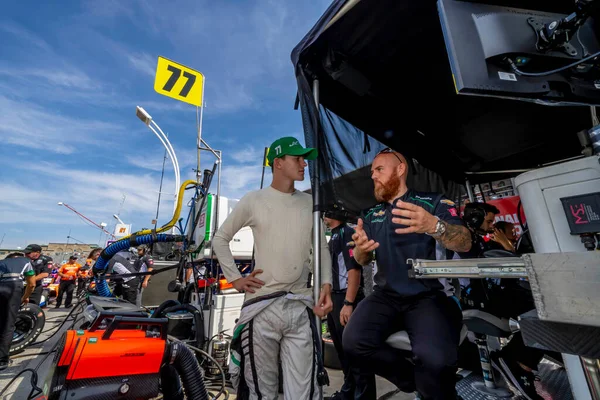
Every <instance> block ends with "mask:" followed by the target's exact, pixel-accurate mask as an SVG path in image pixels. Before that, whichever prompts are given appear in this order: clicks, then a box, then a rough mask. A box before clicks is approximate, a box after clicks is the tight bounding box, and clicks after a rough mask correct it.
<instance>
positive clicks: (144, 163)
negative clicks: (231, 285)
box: [0, 0, 330, 248]
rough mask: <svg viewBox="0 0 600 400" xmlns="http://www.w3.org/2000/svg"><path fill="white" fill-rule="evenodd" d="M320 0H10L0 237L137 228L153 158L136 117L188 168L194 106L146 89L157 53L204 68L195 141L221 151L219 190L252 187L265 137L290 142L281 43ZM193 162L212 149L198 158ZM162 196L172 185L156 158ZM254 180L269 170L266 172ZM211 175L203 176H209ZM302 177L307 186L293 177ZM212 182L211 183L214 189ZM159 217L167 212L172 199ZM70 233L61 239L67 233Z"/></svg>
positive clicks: (0, 113)
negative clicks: (139, 112) (199, 137)
mask: <svg viewBox="0 0 600 400" xmlns="http://www.w3.org/2000/svg"><path fill="white" fill-rule="evenodd" d="M329 3H330V1H328V0H302V1H298V0H293V1H292V0H285V1H284V0H272V1H271V0H254V1H241V0H240V1H237V0H228V1H226V0H222V1H202V0H196V1H172V2H164V1H162V2H161V1H136V0H127V1H116V0H115V1H109V0H102V1H82V2H75V1H61V2H35V3H34V2H27V1H22V2H9V3H6V4H4V5H3V10H2V11H3V12H2V15H1V16H0V37H1V38H2V40H0V143H1V145H0V240H1V239H2V237H3V236H5V237H4V241H3V243H2V245H1V246H0V247H2V248H6V247H13V248H14V247H17V246H21V247H23V246H24V245H26V244H27V243H40V244H44V243H48V242H65V241H66V240H67V235H69V232H71V233H70V235H71V236H72V237H73V238H74V239H76V240H80V241H83V242H86V243H97V242H98V241H99V239H100V234H99V233H100V231H99V230H98V229H97V228H93V227H90V226H88V225H86V224H85V223H84V222H83V221H81V219H79V217H77V216H76V215H75V214H74V213H72V212H71V211H69V210H68V209H66V208H64V207H59V206H58V205H57V202H59V201H62V202H65V203H67V204H69V205H70V206H72V207H74V208H75V209H77V210H78V211H79V212H81V213H83V214H84V215H86V216H87V217H89V218H90V219H92V220H93V221H95V222H97V223H100V222H106V223H108V224H109V228H110V227H111V226H114V223H115V220H114V219H113V218H112V215H113V214H115V213H117V212H118V211H119V206H120V203H121V200H122V197H123V195H125V196H126V199H125V202H124V204H123V207H122V210H121V213H120V216H121V218H122V219H123V220H124V221H125V222H126V223H132V224H133V228H134V230H135V229H141V228H142V227H148V226H150V221H151V220H152V219H153V218H154V215H155V212H156V200H157V196H158V188H159V181H160V170H161V168H162V161H163V147H162V145H161V144H160V142H159V140H158V139H157V138H156V137H155V136H154V135H153V134H152V133H151V132H150V131H149V130H148V128H147V127H146V126H144V125H143V124H142V123H141V122H140V121H139V120H138V119H137V118H136V116H135V107H136V105H140V106H142V107H144V108H145V109H146V110H147V111H148V112H149V113H150V114H151V115H152V117H153V118H154V120H155V121H156V122H157V123H158V124H159V125H160V126H161V128H162V129H163V130H164V131H165V132H166V133H168V134H169V138H170V140H171V143H172V144H173V147H174V148H175V151H176V154H177V157H178V159H179V164H180V169H181V179H182V180H184V179H186V178H193V177H194V172H193V171H192V169H193V168H195V166H196V150H195V144H196V109H195V107H194V106H192V105H189V104H186V103H182V102H178V101H176V100H173V99H170V98H167V97H164V96H161V95H160V94H158V93H156V92H155V91H154V72H155V68H156V62H157V57H158V56H159V55H160V56H164V57H167V58H170V59H172V60H175V61H177V62H179V63H181V64H184V65H186V66H188V67H190V68H193V69H196V70H199V71H201V72H202V73H203V74H204V76H205V78H206V86H205V102H206V108H205V112H204V124H203V137H204V138H205V140H206V141H207V142H208V143H209V144H210V145H211V146H212V147H214V148H216V149H220V150H222V151H223V156H224V162H223V177H222V192H223V195H225V196H229V197H233V198H239V197H240V196H242V195H243V194H244V193H246V192H247V191H249V190H254V189H257V188H258V187H259V185H260V176H261V159H262V152H263V149H264V147H265V146H268V145H269V144H270V143H271V141H272V140H274V139H275V138H277V137H279V136H296V137H298V138H299V139H301V141H302V142H304V140H303V134H302V124H301V117H300V113H299V111H294V110H293V103H294V99H295V93H296V85H295V78H294V74H293V68H292V65H291V62H290V53H291V50H292V48H293V47H294V46H295V45H296V44H297V43H298V42H299V41H300V39H301V38H302V37H303V36H304V34H305V33H306V32H307V31H308V30H309V29H310V28H311V27H312V25H313V24H314V23H315V22H316V21H317V19H318V18H319V16H320V15H321V14H322V13H323V12H324V10H325V9H326V8H327V6H328V5H329ZM201 161H202V166H201V168H202V169H205V168H211V167H212V164H213V161H214V159H213V158H212V156H210V155H208V154H207V153H203V154H202V158H201ZM166 166H167V167H166V171H165V182H164V187H163V192H170V193H173V190H174V178H173V176H174V175H173V170H172V167H171V164H170V161H169V160H167V164H166ZM267 174H268V175H267V176H266V181H267V182H268V181H269V179H270V172H267ZM215 182H216V181H215ZM304 186H305V187H308V186H309V183H308V182H305V183H304ZM213 188H215V189H216V185H213ZM163 196H164V197H163V199H165V198H167V200H165V201H163V202H162V203H161V211H164V212H161V215H160V218H159V224H161V223H163V222H165V221H166V220H168V219H170V212H171V211H172V207H173V206H172V204H173V203H172V196H170V195H169V194H166V195H163ZM74 239H71V241H73V240H74Z"/></svg>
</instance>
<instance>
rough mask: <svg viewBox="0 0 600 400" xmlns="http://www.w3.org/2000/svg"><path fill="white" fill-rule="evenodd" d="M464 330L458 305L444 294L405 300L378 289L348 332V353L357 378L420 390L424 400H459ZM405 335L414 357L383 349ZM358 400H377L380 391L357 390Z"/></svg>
mask: <svg viewBox="0 0 600 400" xmlns="http://www.w3.org/2000/svg"><path fill="white" fill-rule="evenodd" d="M461 327H462V313H461V311H460V308H459V307H458V304H456V303H455V302H454V301H453V300H452V299H451V298H449V297H447V296H446V295H445V294H444V293H443V292H440V291H432V292H427V293H422V294H419V295H417V296H411V297H401V296H399V295H397V294H395V293H390V292H388V291H384V290H382V289H380V288H377V287H376V288H375V290H374V292H373V294H372V295H370V296H368V297H367V298H366V299H364V300H363V301H362V302H361V303H360V304H359V305H358V307H357V308H356V310H355V311H354V313H353V314H352V318H350V322H349V323H348V325H347V326H346V329H344V337H343V344H344V351H345V352H346V355H347V356H348V357H349V359H350V364H351V365H352V366H353V367H352V370H353V374H354V375H355V376H360V375H365V374H370V373H374V374H376V375H379V376H382V377H384V378H386V379H387V380H389V381H390V382H392V383H394V384H395V385H396V386H398V388H399V389H401V390H402V391H404V392H412V391H414V390H415V389H416V390H417V391H418V392H419V393H420V394H421V395H422V396H423V397H424V398H425V399H435V400H442V399H443V400H445V399H452V400H455V399H456V389H455V384H456V369H457V367H456V364H457V359H458V345H459V341H460V329H461ZM401 330H406V331H407V332H408V335H409V337H410V340H411V345H412V353H410V354H407V353H406V352H403V351H400V350H397V349H393V348H391V347H390V346H388V345H387V344H385V340H386V339H387V338H388V337H389V336H390V335H391V334H392V333H395V332H398V331H401ZM407 357H408V358H410V359H411V361H412V362H411V361H409V360H407ZM357 381H361V379H357ZM355 398H356V399H367V400H374V399H375V398H376V391H375V390H374V388H369V387H366V388H359V387H357V388H356V391H355Z"/></svg>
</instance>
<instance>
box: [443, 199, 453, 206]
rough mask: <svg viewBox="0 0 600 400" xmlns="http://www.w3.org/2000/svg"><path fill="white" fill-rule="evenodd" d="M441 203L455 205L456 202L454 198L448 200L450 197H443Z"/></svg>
mask: <svg viewBox="0 0 600 400" xmlns="http://www.w3.org/2000/svg"><path fill="white" fill-rule="evenodd" d="M440 203H442V204H446V205H448V206H453V205H454V202H453V201H452V200H448V199H442V200H440Z"/></svg>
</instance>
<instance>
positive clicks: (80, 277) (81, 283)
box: [77, 258, 93, 297]
mask: <svg viewBox="0 0 600 400" xmlns="http://www.w3.org/2000/svg"><path fill="white" fill-rule="evenodd" d="M92 263H93V260H92V259H91V258H87V259H86V260H85V265H84V266H83V267H81V269H80V270H79V272H78V273H77V297H79V296H81V294H82V293H83V291H84V290H85V284H86V282H87V280H88V278H89V277H90V272H91V270H92Z"/></svg>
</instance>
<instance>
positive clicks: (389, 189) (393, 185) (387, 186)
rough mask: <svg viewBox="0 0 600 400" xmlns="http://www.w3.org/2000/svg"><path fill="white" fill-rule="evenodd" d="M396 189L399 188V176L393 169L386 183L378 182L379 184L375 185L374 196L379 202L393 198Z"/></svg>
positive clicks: (396, 191) (396, 192)
mask: <svg viewBox="0 0 600 400" xmlns="http://www.w3.org/2000/svg"><path fill="white" fill-rule="evenodd" d="M398 190H400V176H399V175H398V173H397V172H395V171H394V174H393V175H392V176H391V177H390V180H389V181H388V182H387V183H383V182H379V185H378V186H375V192H374V194H375V198H376V199H377V201H379V202H388V201H390V200H394V198H395V196H396V194H398Z"/></svg>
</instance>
